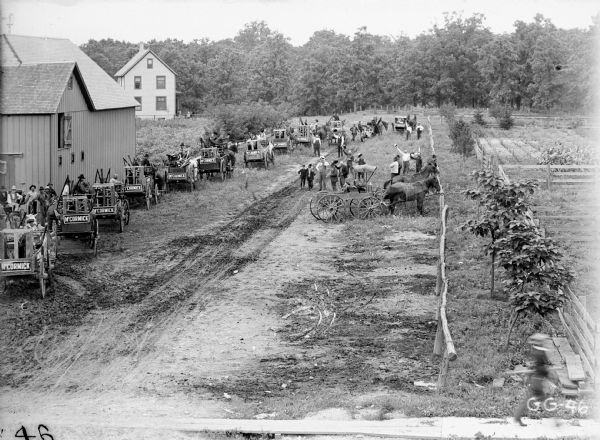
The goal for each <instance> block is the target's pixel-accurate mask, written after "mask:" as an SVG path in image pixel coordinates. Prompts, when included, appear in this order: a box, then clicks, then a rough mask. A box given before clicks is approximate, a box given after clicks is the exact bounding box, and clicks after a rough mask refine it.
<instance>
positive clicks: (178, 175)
mask: <svg viewBox="0 0 600 440" xmlns="http://www.w3.org/2000/svg"><path fill="white" fill-rule="evenodd" d="M185 177H186V176H185V174H181V173H179V174H175V173H173V174H167V179H185Z"/></svg>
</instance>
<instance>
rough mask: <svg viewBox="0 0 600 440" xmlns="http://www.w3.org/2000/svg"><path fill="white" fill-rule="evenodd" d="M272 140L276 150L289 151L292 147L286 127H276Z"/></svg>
mask: <svg viewBox="0 0 600 440" xmlns="http://www.w3.org/2000/svg"><path fill="white" fill-rule="evenodd" d="M271 142H272V143H273V149H274V150H275V151H276V152H280V153H287V152H288V151H289V149H290V143H291V142H290V137H289V136H288V134H287V130H286V129H285V128H275V129H274V130H273V138H272V140H271Z"/></svg>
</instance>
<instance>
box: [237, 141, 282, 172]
mask: <svg viewBox="0 0 600 440" xmlns="http://www.w3.org/2000/svg"><path fill="white" fill-rule="evenodd" d="M269 161H271V163H272V164H273V165H274V164H275V159H274V158H273V145H272V144H271V143H270V142H269V140H268V139H248V140H247V141H246V151H244V165H245V166H246V167H248V166H250V164H253V163H254V164H259V165H262V166H264V167H265V169H267V168H269Z"/></svg>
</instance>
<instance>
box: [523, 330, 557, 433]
mask: <svg viewBox="0 0 600 440" xmlns="http://www.w3.org/2000/svg"><path fill="white" fill-rule="evenodd" d="M549 339H550V338H549V337H548V335H544V334H542V333H535V334H533V335H531V336H530V337H529V338H528V339H527V342H528V343H529V344H530V345H531V347H530V352H529V355H530V357H531V362H532V364H533V365H532V369H533V371H532V372H531V374H530V375H529V377H528V380H527V382H528V385H529V389H528V391H527V394H526V397H525V399H523V401H522V402H521V404H520V405H519V406H518V407H517V410H516V412H515V422H517V423H518V424H519V425H521V426H527V425H526V424H525V423H523V420H521V419H522V417H523V416H524V415H525V413H526V412H527V402H528V401H529V399H531V398H532V397H533V398H535V399H538V400H539V401H543V400H544V399H545V398H546V390H545V388H544V384H545V383H546V381H547V380H548V376H549V373H550V370H549V365H550V361H549V360H548V356H547V355H546V352H547V351H548V341H549Z"/></svg>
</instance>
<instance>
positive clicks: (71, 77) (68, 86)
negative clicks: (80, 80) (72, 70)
mask: <svg viewBox="0 0 600 440" xmlns="http://www.w3.org/2000/svg"><path fill="white" fill-rule="evenodd" d="M67 89H69V90H73V75H71V76H70V77H69V82H67Z"/></svg>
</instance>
